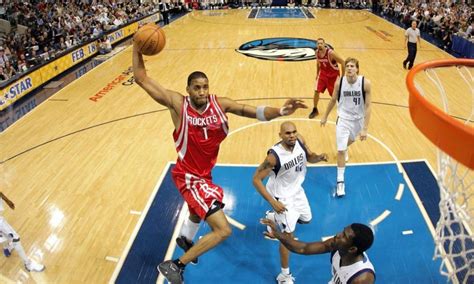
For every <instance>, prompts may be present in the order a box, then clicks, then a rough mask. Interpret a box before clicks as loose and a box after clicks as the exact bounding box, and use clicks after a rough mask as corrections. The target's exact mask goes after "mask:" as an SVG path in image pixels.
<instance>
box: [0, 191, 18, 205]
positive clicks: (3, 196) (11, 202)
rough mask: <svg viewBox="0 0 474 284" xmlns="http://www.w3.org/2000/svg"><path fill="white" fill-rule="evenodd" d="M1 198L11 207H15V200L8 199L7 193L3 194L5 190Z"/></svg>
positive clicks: (0, 194)
mask: <svg viewBox="0 0 474 284" xmlns="http://www.w3.org/2000/svg"><path fill="white" fill-rule="evenodd" d="M0 198H1V199H3V200H4V201H5V203H6V204H7V205H8V207H10V208H11V209H15V204H14V203H13V201H11V200H10V199H8V197H7V196H6V195H5V194H3V192H0Z"/></svg>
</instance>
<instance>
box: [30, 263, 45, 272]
mask: <svg viewBox="0 0 474 284" xmlns="http://www.w3.org/2000/svg"><path fill="white" fill-rule="evenodd" d="M25 268H26V270H28V271H29V272H31V271H33V272H41V271H43V270H44V269H45V268H46V267H44V265H42V264H40V263H36V262H34V261H30V262H28V263H26V264H25Z"/></svg>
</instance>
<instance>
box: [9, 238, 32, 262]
mask: <svg viewBox="0 0 474 284" xmlns="http://www.w3.org/2000/svg"><path fill="white" fill-rule="evenodd" d="M13 248H14V249H15V250H16V251H17V252H18V255H19V256H20V257H21V259H22V260H23V262H24V263H25V264H29V263H30V262H31V260H30V259H29V258H28V257H27V256H26V253H25V250H24V249H23V246H22V245H21V243H20V241H18V242H15V241H13Z"/></svg>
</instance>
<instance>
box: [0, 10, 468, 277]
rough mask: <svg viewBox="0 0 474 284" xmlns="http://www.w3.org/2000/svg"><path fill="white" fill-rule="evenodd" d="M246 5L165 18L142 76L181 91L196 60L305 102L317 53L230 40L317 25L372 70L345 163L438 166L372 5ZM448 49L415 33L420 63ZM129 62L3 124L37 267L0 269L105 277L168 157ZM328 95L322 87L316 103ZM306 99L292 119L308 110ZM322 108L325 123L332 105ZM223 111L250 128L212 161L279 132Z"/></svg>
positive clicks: (241, 95) (9, 168) (232, 93)
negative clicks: (297, 56)
mask: <svg viewBox="0 0 474 284" xmlns="http://www.w3.org/2000/svg"><path fill="white" fill-rule="evenodd" d="M249 12H250V11H249V10H211V11H195V12H192V13H190V14H188V15H186V16H184V17H183V18H181V19H178V20H177V21H175V22H173V23H172V24H171V25H169V26H166V27H165V28H164V31H165V33H166V37H167V45H166V47H165V50H164V51H163V52H162V53H160V54H159V55H157V56H154V57H147V58H146V60H147V62H146V66H147V68H148V72H149V74H150V75H151V76H152V77H154V78H156V79H157V80H158V81H159V82H160V83H162V84H163V85H164V86H165V87H167V88H169V89H173V90H177V91H179V92H181V93H182V94H185V93H186V92H185V87H186V78H187V76H188V74H189V73H191V72H192V71H195V70H200V71H203V72H205V73H206V74H207V75H208V77H209V79H210V88H211V92H212V93H215V94H217V95H220V96H227V97H230V98H232V99H234V100H238V101H241V102H245V103H248V104H251V105H272V106H280V105H282V104H283V103H284V101H285V99H286V98H290V97H292V98H294V97H297V98H303V99H304V100H305V101H306V103H307V104H308V105H309V106H310V107H312V96H313V90H314V89H313V88H314V79H315V72H316V65H315V64H316V63H315V62H314V61H303V62H278V61H269V60H259V59H255V58H251V57H246V56H244V55H242V54H240V53H238V52H236V51H235V49H237V48H238V47H239V46H240V45H242V44H243V43H246V42H249V41H252V40H256V39H262V38H272V37H295V38H307V39H317V38H318V37H323V38H325V39H326V42H328V43H330V44H331V45H332V46H333V47H334V48H335V50H336V52H338V53H339V54H340V55H341V56H342V57H343V58H345V57H349V56H351V57H355V58H358V59H359V61H360V73H361V74H363V75H365V76H366V77H367V78H368V79H369V80H371V82H372V99H373V104H372V118H371V122H370V126H369V134H370V135H371V138H369V140H368V141H366V142H357V143H355V144H354V145H353V146H351V149H350V157H351V162H352V163H358V162H380V161H393V159H394V157H396V158H397V159H399V160H412V159H427V160H428V161H429V163H430V164H431V166H432V167H433V168H435V167H436V148H435V147H434V146H433V145H432V144H431V142H429V141H428V140H427V139H426V138H425V137H424V136H423V135H422V134H421V133H420V132H419V131H418V129H417V128H416V127H415V126H414V125H413V123H412V121H411V119H410V115H409V110H408V91H407V89H406V87H405V76H406V74H407V70H404V69H403V68H402V61H403V60H404V59H405V57H406V54H407V51H406V49H405V48H404V30H402V29H401V28H399V27H398V26H395V25H393V24H392V23H390V22H387V21H385V20H383V19H381V18H379V17H377V16H375V15H373V14H371V13H370V12H368V11H355V10H318V9H312V10H311V12H312V14H313V15H314V16H315V18H314V19H248V18H247V16H248V14H249ZM449 57H451V56H450V55H449V54H447V53H445V52H444V51H442V50H440V49H438V48H436V47H435V46H433V45H431V44H430V43H428V42H426V41H422V45H421V49H419V50H418V54H417V58H416V62H418V63H419V62H422V61H427V60H433V59H441V58H449ZM130 67H131V48H127V49H125V50H124V51H123V52H121V53H120V54H118V55H116V56H115V57H113V58H112V59H110V60H108V61H107V62H105V63H103V64H101V65H100V66H98V67H97V68H95V69H94V70H92V71H91V72H89V73H87V74H86V75H85V76H83V77H81V78H80V79H78V80H77V81H75V82H73V83H72V84H70V85H69V86H67V87H66V88H64V89H63V90H61V91H60V92H59V93H57V94H56V95H54V96H53V97H51V98H50V99H49V100H48V101H46V102H44V103H42V104H41V105H40V106H39V107H37V108H36V109H35V110H34V111H32V112H31V113H30V114H28V115H27V116H26V117H24V118H22V119H21V120H20V121H18V122H16V123H15V124H14V125H12V126H11V127H10V128H8V129H7V130H6V131H5V132H3V133H2V134H1V136H0V137H1V141H2V142H1V151H0V160H1V161H2V163H1V164H0V166H1V172H2V178H1V185H0V188H1V191H2V192H4V193H5V194H6V195H7V196H9V197H10V199H12V200H13V201H14V202H15V204H16V207H17V208H16V209H15V210H14V211H12V210H9V209H8V208H7V209H6V210H5V217H6V218H7V220H8V221H9V223H10V224H11V225H12V226H13V227H14V228H15V229H16V230H17V232H18V233H19V234H20V236H21V237H22V243H23V246H24V247H25V250H26V251H27V254H28V255H30V256H31V257H32V258H33V259H37V260H41V261H42V262H44V264H45V265H46V270H45V271H44V272H43V273H28V272H26V271H24V267H23V265H22V263H21V261H20V259H19V257H18V256H17V255H16V254H14V255H12V257H10V258H8V259H7V258H4V257H0V267H1V274H3V276H4V277H6V278H7V279H10V280H12V281H14V282H17V281H19V282H24V283H45V282H48V283H106V282H108V281H109V279H110V277H111V276H112V273H113V271H114V269H115V267H116V265H117V262H116V261H117V259H118V258H119V257H120V256H121V255H122V252H123V250H124V248H125V247H126V245H127V243H128V242H129V239H130V236H131V234H132V231H133V230H134V228H135V225H136V224H137V221H138V220H139V218H140V216H139V215H138V214H139V213H138V212H141V211H142V210H143V208H144V207H145V205H146V203H147V201H148V199H149V197H150V194H151V192H152V191H153V188H154V186H155V184H156V182H157V180H158V178H159V176H160V174H161V172H162V170H163V169H164V167H165V166H166V165H167V162H168V161H174V160H175V159H176V151H175V149H174V142H173V140H172V135H171V134H172V131H173V124H172V122H171V119H170V115H169V113H168V111H167V110H166V109H165V108H164V107H162V106H160V105H159V104H157V103H156V102H154V101H153V100H152V99H151V98H150V97H149V96H148V95H147V94H146V93H145V92H144V91H143V90H142V89H141V88H140V87H139V86H138V85H136V84H132V83H131V80H129V79H130V78H131V77H132V74H131V73H130ZM460 80H461V79H460V77H459V76H458V75H457V74H454V73H453V72H445V73H443V74H442V81H443V82H444V83H446V86H445V87H446V88H447V92H448V93H449V92H450V91H453V90H454V93H455V94H456V96H453V97H452V101H450V107H451V108H452V109H453V110H455V112H456V113H455V115H456V116H458V117H460V118H467V117H468V116H469V114H470V111H471V110H470V108H469V105H470V104H471V99H470V94H471V91H470V90H469V88H468V87H467V86H465V85H463V84H462V82H461V83H459V82H460ZM421 81H427V80H426V79H424V78H422V80H421ZM427 82H428V81H427ZM431 89H433V87H430V86H428V87H427V88H426V90H428V91H429V90H431ZM433 99H434V97H433ZM328 100H329V96H328V95H327V93H326V94H324V95H323V96H322V100H321V101H320V111H321V110H323V111H324V110H325V108H326V105H327V103H328ZM434 100H435V99H434ZM450 100H451V97H450ZM466 102H467V103H468V104H467V105H466ZM309 111H310V110H307V111H298V112H297V113H296V114H295V115H294V117H295V118H307V117H308V114H309ZM318 118H319V117H317V118H316V119H314V120H298V121H296V124H297V127H298V130H299V132H300V133H301V134H302V135H304V137H305V138H306V140H307V141H308V144H309V145H311V147H312V149H313V150H315V151H316V152H318V153H319V152H326V153H328V154H329V157H330V160H329V162H328V163H329V164H335V162H336V149H335V127H334V125H333V124H328V125H327V126H326V127H324V128H321V127H320V126H319V120H318ZM329 119H330V120H331V121H335V119H336V111H335V110H333V112H332V114H331V116H330V118H329ZM229 120H230V127H231V131H233V130H236V129H240V128H243V127H246V126H249V127H248V128H245V129H242V130H240V131H238V132H236V133H234V134H233V135H232V136H230V137H228V138H227V140H226V141H225V142H224V143H223V144H222V147H221V152H220V156H219V160H218V162H219V163H237V164H238V163H242V164H258V163H261V162H262V161H263V159H264V156H265V153H266V149H267V148H268V147H269V146H270V145H273V144H274V143H275V142H276V141H277V139H278V129H279V123H278V122H272V123H269V124H256V125H253V124H255V123H256V122H257V121H256V120H251V119H246V118H240V117H236V116H233V115H229ZM251 125H252V126H251ZM372 138H376V139H378V140H380V141H381V142H382V144H380V143H377V142H376V141H375V139H372ZM383 145H384V146H385V147H384V146H383ZM392 153H393V155H392ZM471 174H472V172H471ZM249 182H250V181H249Z"/></svg>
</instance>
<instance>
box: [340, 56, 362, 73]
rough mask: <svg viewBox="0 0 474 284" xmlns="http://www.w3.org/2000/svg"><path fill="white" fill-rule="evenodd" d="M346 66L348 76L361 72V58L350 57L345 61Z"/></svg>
mask: <svg viewBox="0 0 474 284" xmlns="http://www.w3.org/2000/svg"><path fill="white" fill-rule="evenodd" d="M344 66H345V67H346V68H345V70H346V76H354V75H357V74H359V60H357V59H356V58H354V57H348V58H347V59H346V61H344Z"/></svg>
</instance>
